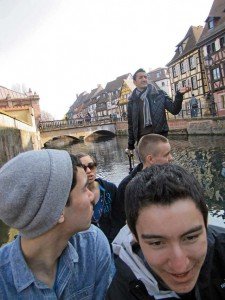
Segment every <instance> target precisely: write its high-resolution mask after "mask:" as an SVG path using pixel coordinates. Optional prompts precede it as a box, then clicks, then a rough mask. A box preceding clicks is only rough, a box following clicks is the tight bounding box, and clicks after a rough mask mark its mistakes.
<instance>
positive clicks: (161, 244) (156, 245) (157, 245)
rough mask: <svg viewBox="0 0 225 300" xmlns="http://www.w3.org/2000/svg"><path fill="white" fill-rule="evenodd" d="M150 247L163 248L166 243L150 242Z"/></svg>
mask: <svg viewBox="0 0 225 300" xmlns="http://www.w3.org/2000/svg"><path fill="white" fill-rule="evenodd" d="M148 244H149V246H151V247H152V248H157V249H158V248H162V247H163V246H164V245H165V243H164V242H163V241H151V242H148Z"/></svg>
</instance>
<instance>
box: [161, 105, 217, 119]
mask: <svg viewBox="0 0 225 300" xmlns="http://www.w3.org/2000/svg"><path fill="white" fill-rule="evenodd" d="M194 110H195V111H194V116H193V115H192V114H191V109H190V108H188V109H182V110H181V111H180V113H179V114H177V115H175V116H174V115H172V114H170V113H169V112H168V111H166V115H167V119H168V120H172V119H175V120H176V119H195V118H210V117H216V116H218V108H217V104H216V103H215V104H213V105H212V106H209V107H199V108H195V109H194Z"/></svg>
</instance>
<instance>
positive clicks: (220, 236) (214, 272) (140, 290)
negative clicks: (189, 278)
mask: <svg viewBox="0 0 225 300" xmlns="http://www.w3.org/2000/svg"><path fill="white" fill-rule="evenodd" d="M207 236H208V249H207V255H206V259H205V262H204V264H203V266H202V269H201V271H200V275H199V278H198V281H197V283H196V286H195V289H194V290H193V291H192V293H189V294H185V295H183V296H180V295H179V296H180V299H190V300H223V299H225V228H221V227H217V226H208V232H207ZM116 269H117V272H116V274H115V277H114V278H113V281H112V283H111V285H110V287H109V289H108V293H107V296H106V299H107V300H114V299H116V300H150V299H155V298H154V296H150V295H149V294H148V292H147V289H146V287H145V285H144V284H143V282H142V281H141V280H138V279H137V278H136V277H135V275H134V273H133V272H132V271H131V269H130V268H129V267H128V265H127V264H126V263H125V262H124V261H123V260H122V259H121V258H117V259H116ZM156 290H157V287H156ZM161 296H162V295H161ZM160 299H168V300H172V299H177V297H176V298H175V297H172V298H171V297H170V298H168V297H167V296H165V297H161V298H160Z"/></svg>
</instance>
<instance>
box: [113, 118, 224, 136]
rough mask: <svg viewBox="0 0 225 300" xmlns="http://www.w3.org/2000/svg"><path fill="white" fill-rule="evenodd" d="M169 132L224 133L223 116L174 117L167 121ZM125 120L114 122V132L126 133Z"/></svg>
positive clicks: (194, 133)
mask: <svg viewBox="0 0 225 300" xmlns="http://www.w3.org/2000/svg"><path fill="white" fill-rule="evenodd" d="M168 124H169V128H170V134H179V135H180V134H183V135H214V134H215V135H225V117H213V118H204V119H202V118H195V119H174V120H169V121H168ZM127 129H128V127H127V122H125V121H124V122H117V123H116V134H117V135H127V133H128V132H127Z"/></svg>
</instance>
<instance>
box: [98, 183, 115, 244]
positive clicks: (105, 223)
mask: <svg viewBox="0 0 225 300" xmlns="http://www.w3.org/2000/svg"><path fill="white" fill-rule="evenodd" d="M96 181H97V182H98V183H99V185H100V197H101V199H102V201H103V209H102V215H101V217H100V219H99V221H98V222H95V221H94V219H93V218H92V224H94V225H96V226H98V227H99V228H101V230H102V231H103V232H104V234H105V235H106V237H107V238H108V240H109V243H111V242H112V241H113V240H114V238H115V236H116V235H117V233H118V231H119V230H116V229H117V226H116V225H117V214H116V211H117V207H116V205H117V203H116V197H117V187H116V185H115V184H114V183H112V182H109V181H106V180H104V179H102V178H97V179H96ZM94 210H95V208H94Z"/></svg>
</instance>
